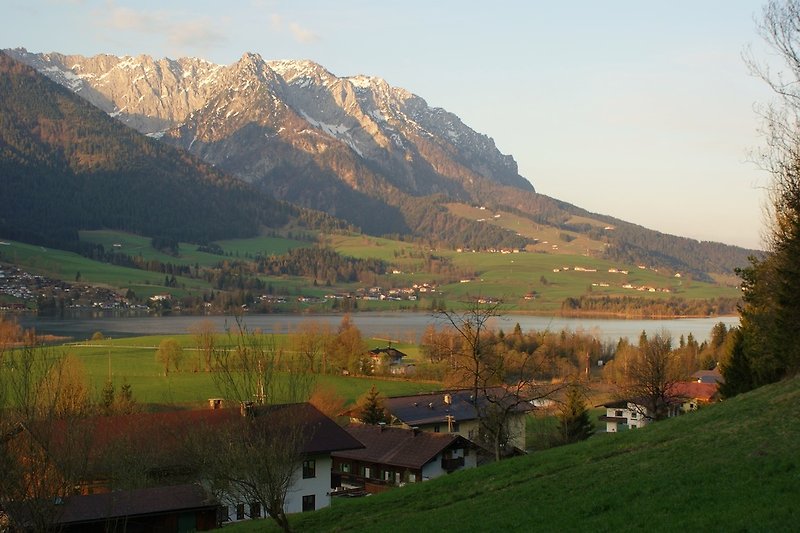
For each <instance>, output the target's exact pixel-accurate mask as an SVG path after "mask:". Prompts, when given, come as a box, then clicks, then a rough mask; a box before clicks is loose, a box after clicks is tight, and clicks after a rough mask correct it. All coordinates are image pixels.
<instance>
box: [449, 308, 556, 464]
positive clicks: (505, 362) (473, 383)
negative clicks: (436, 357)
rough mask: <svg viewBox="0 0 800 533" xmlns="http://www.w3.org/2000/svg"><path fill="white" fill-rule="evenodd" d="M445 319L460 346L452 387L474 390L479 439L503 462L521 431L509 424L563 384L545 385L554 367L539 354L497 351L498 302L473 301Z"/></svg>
mask: <svg viewBox="0 0 800 533" xmlns="http://www.w3.org/2000/svg"><path fill="white" fill-rule="evenodd" d="M441 315H442V316H443V317H444V318H445V319H446V320H447V322H449V323H450V325H451V326H452V328H453V329H454V330H455V331H456V332H457V334H458V335H457V338H458V340H459V342H457V343H454V345H453V349H452V351H451V355H450V359H451V367H452V369H453V371H454V373H453V374H451V375H454V376H455V381H451V383H453V384H454V385H457V384H460V385H461V386H466V387H467V388H469V389H471V390H472V398H473V402H474V405H475V409H476V411H477V414H478V418H479V419H480V426H481V427H480V432H481V434H480V438H481V440H482V441H483V442H482V443H483V444H485V445H487V447H489V448H490V449H491V450H492V451H493V452H494V455H495V458H496V459H500V458H501V457H502V456H503V455H505V454H506V453H508V452H510V450H509V447H508V444H509V442H510V441H511V440H513V439H514V438H515V436H516V435H515V432H519V431H524V424H523V425H522V427H512V425H511V421H512V420H514V419H516V418H518V416H517V415H519V413H520V412H527V411H528V410H529V409H530V408H531V403H532V402H534V401H536V400H541V399H544V398H548V397H549V396H551V395H553V394H554V393H555V392H556V391H557V390H559V389H560V388H562V387H563V386H564V385H563V384H559V383H555V384H554V383H550V382H547V383H545V382H542V381H538V380H537V376H538V375H539V374H540V373H541V372H542V370H543V369H544V368H546V367H547V366H549V365H550V362H549V358H548V357H542V354H541V353H536V352H532V353H528V352H508V351H503V350H498V349H497V348H498V347H497V342H496V339H495V338H494V334H493V330H492V328H491V324H490V322H491V320H492V319H493V318H495V317H497V316H499V315H500V304H499V303H489V304H484V303H481V302H480V299H474V300H471V301H470V302H469V304H468V306H467V309H466V311H464V312H463V313H456V312H454V311H443V312H441Z"/></svg>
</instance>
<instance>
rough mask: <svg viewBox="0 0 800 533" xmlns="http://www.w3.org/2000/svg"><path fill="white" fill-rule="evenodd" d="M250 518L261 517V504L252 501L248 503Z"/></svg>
mask: <svg viewBox="0 0 800 533" xmlns="http://www.w3.org/2000/svg"><path fill="white" fill-rule="evenodd" d="M250 518H261V504H260V503H258V502H253V503H251V504H250Z"/></svg>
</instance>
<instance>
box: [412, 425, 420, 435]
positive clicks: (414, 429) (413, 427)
mask: <svg viewBox="0 0 800 533" xmlns="http://www.w3.org/2000/svg"><path fill="white" fill-rule="evenodd" d="M418 433H419V426H411V436H412V437H416V436H417V434H418Z"/></svg>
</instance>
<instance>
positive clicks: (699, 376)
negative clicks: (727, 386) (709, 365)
mask: <svg viewBox="0 0 800 533" xmlns="http://www.w3.org/2000/svg"><path fill="white" fill-rule="evenodd" d="M692 379H695V380H697V381H698V382H700V383H725V377H723V375H722V373H721V372H720V371H719V369H718V368H715V369H713V370H698V371H697V372H695V373H694V374H692Z"/></svg>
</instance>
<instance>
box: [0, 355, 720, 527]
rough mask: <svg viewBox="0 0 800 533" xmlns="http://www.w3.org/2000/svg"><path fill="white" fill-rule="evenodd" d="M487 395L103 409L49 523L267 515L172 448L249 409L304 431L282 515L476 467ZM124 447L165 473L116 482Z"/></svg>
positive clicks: (629, 406)
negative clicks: (321, 404)
mask: <svg viewBox="0 0 800 533" xmlns="http://www.w3.org/2000/svg"><path fill="white" fill-rule="evenodd" d="M370 355H371V356H372V357H373V361H374V364H376V365H389V366H391V365H398V364H401V363H402V358H403V354H402V353H401V352H399V351H397V350H395V349H393V348H391V347H388V348H382V349H376V350H373V351H372V352H371V353H370ZM721 379H722V377H721V375H720V374H719V372H718V371H704V372H699V373H697V374H695V376H694V380H693V381H691V382H685V383H679V384H676V385H675V389H674V391H673V392H674V394H673V397H674V401H673V402H672V403H671V404H670V405H669V415H670V416H674V415H677V414H679V413H681V412H685V411H691V410H695V409H697V408H698V407H699V406H700V405H701V404H703V403H707V402H711V401H714V400H715V399H716V389H717V386H718V383H719V382H720V381H721ZM484 394H487V395H489V394H492V392H491V391H485V393H484ZM482 401H484V402H485V401H486V399H485V398H480V397H479V398H477V399H476V397H475V394H474V392H473V390H472V389H458V390H446V391H438V392H431V393H424V394H416V395H408V396H400V397H390V398H387V399H386V400H385V401H384V408H385V411H386V413H387V415H388V423H381V424H377V425H370V424H364V423H362V421H361V420H359V416H360V413H359V411H356V410H354V411H352V412H350V413H349V417H350V422H349V423H348V424H347V425H345V426H342V425H340V424H339V423H337V422H336V421H334V420H333V419H331V418H330V417H328V416H326V415H325V414H323V413H322V412H321V411H319V410H318V409H317V408H316V407H314V406H313V405H311V404H309V403H300V404H288V405H282V406H263V407H258V406H256V407H252V406H245V407H243V406H237V407H234V408H230V407H226V406H225V405H224V401H223V400H220V399H212V400H210V401H209V407H208V408H207V409H196V410H190V411H167V412H153V413H133V414H126V415H112V416H104V417H97V419H96V420H93V421H92V424H91V426H90V427H91V435H92V437H91V442H92V446H93V452H92V453H91V454H89V457H88V461H87V462H88V463H89V464H90V465H91V466H92V468H90V469H89V470H88V471H87V474H86V475H85V479H83V480H81V481H80V482H79V483H78V485H77V489H78V491H77V493H76V494H75V495H73V496H69V497H66V498H63V499H59V500H58V501H54V502H53V503H52V505H53V506H55V507H58V513H57V514H54V517H55V518H54V526H57V527H58V528H59V529H62V530H64V531H67V532H70V531H82V532H83V531H98V532H99V531H106V530H108V528H109V524H111V525H112V526H113V527H117V526H119V524H125V527H126V528H128V530H136V531H139V530H141V531H152V530H160V531H162V530H163V531H190V530H196V531H201V530H209V529H214V528H216V527H219V526H220V525H222V524H225V523H231V522H237V521H241V520H250V519H257V518H263V517H265V516H266V510H265V509H263V508H262V507H261V505H260V504H258V503H257V502H252V501H239V499H237V497H235V496H231V495H230V494H226V493H224V492H223V493H220V492H219V491H215V490H213V487H212V486H210V484H209V483H208V482H206V480H203V479H196V478H194V477H192V476H191V475H187V474H189V471H188V470H187V467H186V465H181V464H179V463H176V457H180V454H175V453H174V450H173V449H172V448H174V447H176V446H177V444H176V443H177V442H178V437H177V436H178V435H185V434H192V432H193V431H199V428H204V429H206V430H211V431H214V430H216V429H217V428H224V427H225V424H226V423H230V422H231V421H235V420H237V419H238V420H241V417H244V416H247V417H250V420H251V421H252V423H253V426H252V427H254V428H258V427H261V428H264V429H265V430H267V431H272V432H278V433H279V434H282V435H283V434H284V433H283V431H284V430H283V429H282V428H283V425H284V424H287V420H291V424H293V425H294V426H293V427H299V428H301V434H302V435H303V438H302V439H299V440H296V443H297V444H296V446H297V447H298V448H299V449H298V450H297V451H298V453H297V457H300V458H301V460H297V461H296V463H293V466H292V468H293V470H292V478H291V484H290V488H289V490H288V492H287V493H286V498H285V501H284V510H285V512H286V513H287V514H288V513H299V512H307V511H313V510H316V509H320V508H324V507H327V506H329V505H330V503H331V499H332V498H334V497H339V496H342V497H344V496H359V495H367V494H374V493H379V492H383V491H386V490H388V489H391V488H393V487H401V486H404V485H406V484H412V483H420V482H423V481H427V480H430V479H434V478H437V477H440V476H444V475H448V474H450V473H452V472H455V471H458V470H462V469H467V468H474V467H476V466H478V465H479V464H481V463H482V462H484V461H485V460H487V458H488V457H491V455H492V452H490V451H488V450H486V449H485V448H483V447H482V446H481V445H480V444H478V443H479V442H480V439H479V431H480V415H479V409H480V406H481V405H482V404H481V402H482ZM603 407H605V408H606V410H607V411H606V415H604V416H602V417H601V420H603V421H604V422H605V424H606V431H607V432H610V433H613V432H618V431H622V430H625V429H628V428H640V427H643V426H645V425H646V424H648V423H650V422H651V420H652V418H653V417H652V413H651V412H649V411H648V406H647V405H646V402H644V401H642V400H638V399H636V398H629V399H624V400H620V401H616V402H610V403H607V404H603ZM535 408H536V407H534V406H533V405H531V404H529V403H525V402H523V403H522V404H521V405H520V406H519V408H517V409H514V410H513V411H512V413H511V414H510V416H509V419H508V423H507V431H508V434H509V437H510V438H509V441H508V443H507V444H506V447H507V448H506V449H507V452H508V453H509V454H514V453H524V450H525V449H526V442H525V424H526V415H527V414H528V413H529V412H530V411H531V410H533V409H535ZM28 436H30V437H31V438H33V439H34V440H35V439H36V430H35V428H19V429H15V430H13V431H12V432H10V433H8V434H7V435H0V438H2V439H3V442H4V443H8V442H11V443H13V442H15V441H16V440H17V439H24V438H26V437H28ZM120 443H124V447H121V444H120ZM21 449H26V448H24V447H22V448H21ZM27 449H29V448H27ZM122 449H124V450H129V451H130V453H134V451H135V453H136V454H139V455H137V457H139V456H141V457H143V458H146V461H147V466H148V474H151V473H152V479H158V480H160V482H159V483H151V484H149V486H148V487H146V488H137V489H133V490H114V491H112V490H111V482H110V477H109V475H108V472H107V471H108V469H110V468H112V467H110V466H109V464H107V463H105V462H104V459H101V458H103V457H108V456H109V455H108V454H107V453H104V451H105V452H108V451H112V452H113V451H114V450H117V453H118V451H119V450H122ZM176 474H177V475H176ZM0 502H1V500H0ZM15 512H21V511H20V510H19V509H17V508H15V506H14V505H13V503H12V504H11V505H7V506H6V508H5V509H3V508H0V521H2V518H3V513H7V514H11V513H15ZM16 518H18V517H16ZM17 522H18V523H19V520H17Z"/></svg>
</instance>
